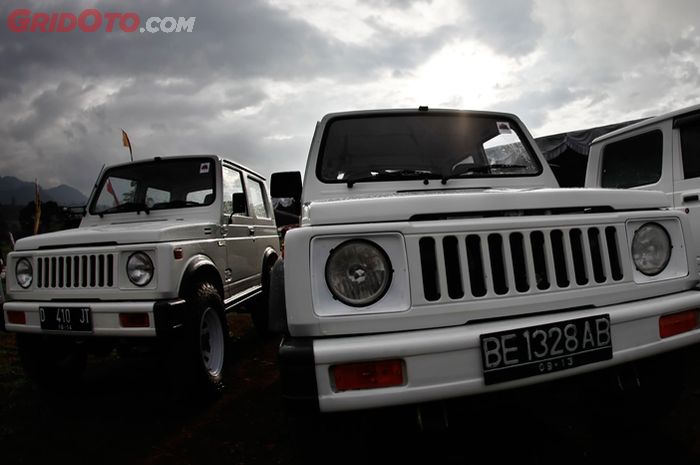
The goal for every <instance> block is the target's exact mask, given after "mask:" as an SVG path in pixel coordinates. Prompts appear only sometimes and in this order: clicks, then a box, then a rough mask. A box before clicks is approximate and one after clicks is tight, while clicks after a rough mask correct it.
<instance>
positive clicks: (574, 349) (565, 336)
mask: <svg viewBox="0 0 700 465" xmlns="http://www.w3.org/2000/svg"><path fill="white" fill-rule="evenodd" d="M611 358H612V337H611V335H610V316H609V315H597V316H592V317H587V318H578V319H575V320H566V321H559V322H557V323H552V324H547V325H538V326H529V327H527V328H518V329H513V330H509V331H501V332H497V333H489V334H482V335H481V359H482V363H483V367H484V382H485V383H486V384H495V383H502V382H504V381H512V380H514V379H519V378H527V377H529V376H536V375H541V374H544V373H551V372H554V371H560V370H566V369H568V368H573V367H577V366H581V365H586V364H589V363H595V362H599V361H602V360H608V359H611Z"/></svg>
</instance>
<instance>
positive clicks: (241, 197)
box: [231, 192, 248, 216]
mask: <svg viewBox="0 0 700 465" xmlns="http://www.w3.org/2000/svg"><path fill="white" fill-rule="evenodd" d="M231 200H232V205H231V208H232V210H233V211H232V212H231V214H232V215H244V216H247V215H248V202H247V201H246V199H245V194H244V193H243V192H234V193H233V196H232V199H231Z"/></svg>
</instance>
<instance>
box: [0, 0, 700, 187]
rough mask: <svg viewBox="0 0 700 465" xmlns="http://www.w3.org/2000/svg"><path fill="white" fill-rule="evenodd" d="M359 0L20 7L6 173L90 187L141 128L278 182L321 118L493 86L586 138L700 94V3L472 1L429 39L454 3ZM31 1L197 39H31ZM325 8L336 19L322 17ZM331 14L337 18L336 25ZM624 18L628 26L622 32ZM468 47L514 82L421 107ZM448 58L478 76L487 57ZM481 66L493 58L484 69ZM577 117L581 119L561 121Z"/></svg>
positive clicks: (2, 148) (8, 98)
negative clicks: (176, 22) (589, 128)
mask: <svg viewBox="0 0 700 465" xmlns="http://www.w3.org/2000/svg"><path fill="white" fill-rule="evenodd" d="M359 2H360V4H350V5H348V4H346V3H343V4H342V6H343V7H344V8H336V5H334V4H332V3H329V4H326V3H323V2H321V1H320V0H319V1H318V2H315V3H314V2H311V3H308V4H307V3H304V2H302V3H301V4H299V3H295V4H294V5H288V4H283V5H282V6H279V7H276V6H273V5H270V4H268V3H267V2H265V1H262V0H261V1H248V0H234V1H226V0H203V1H198V2H185V1H183V0H177V1H175V0H173V1H169V0H151V1H148V2H139V1H136V0H128V1H120V0H97V1H93V2H90V3H88V2H85V1H83V2H69V1H67V0H57V1H52V2H45V1H38V0H37V1H30V2H26V1H18V0H10V1H5V2H3V3H2V4H1V5H0V20H1V21H2V23H3V24H2V25H1V26H0V176H5V175H8V174H14V175H18V176H20V177H22V178H24V179H33V178H35V177H38V178H39V179H40V181H41V182H42V183H45V184H47V185H48V187H50V186H51V185H55V184H58V183H68V184H71V185H74V186H76V187H78V188H80V189H82V190H83V191H87V190H89V187H90V185H91V182H92V181H93V179H92V178H94V176H96V175H97V172H98V171H99V169H100V168H101V166H102V164H104V163H113V162H116V161H124V160H126V159H127V158H128V152H126V151H125V149H124V148H123V147H121V144H120V142H121V138H120V128H125V129H126V130H127V131H129V135H130V137H131V139H132V142H133V143H134V147H135V153H136V156H137V157H145V156H152V155H168V154H180V153H212V152H213V153H222V154H228V155H230V156H232V157H233V158H234V159H236V160H238V161H241V162H242V163H244V164H247V165H250V166H251V167H252V168H254V169H257V170H259V171H262V172H263V173H264V174H268V173H269V172H271V171H274V170H278V169H280V170H286V169H303V163H304V159H305V157H306V154H307V152H308V147H309V141H310V138H311V134H312V132H313V127H314V123H315V121H316V120H317V119H319V118H320V117H321V116H322V115H323V114H324V113H326V112H329V111H340V110H346V109H357V108H360V107H373V106H374V107H376V106H382V107H390V106H406V105H405V104H408V105H413V103H416V104H418V103H421V104H428V105H431V106H433V105H434V104H436V103H440V102H443V101H444V102H448V103H450V105H452V106H460V105H461V104H462V103H463V102H467V101H469V97H470V95H472V94H473V95H479V93H480V92H484V91H486V94H489V92H490V91H491V90H493V92H492V93H493V94H494V95H495V97H494V100H493V101H492V102H491V103H490V104H489V105H490V107H491V108H494V109H498V110H504V111H512V112H515V113H517V114H519V115H521V116H522V118H523V120H524V121H525V122H526V123H527V124H528V125H530V126H532V128H533V129H535V130H536V129H538V128H539V127H547V125H550V127H555V128H556V129H555V130H559V129H560V126H558V125H565V126H566V128H567V129H568V128H571V129H573V128H575V124H574V123H567V122H566V121H565V120H564V117H565V116H568V117H569V118H572V119H574V120H579V119H580V120H582V121H591V122H593V123H592V124H595V123H598V122H599V123H603V124H604V123H612V122H616V121H617V120H620V119H622V118H633V117H639V116H641V115H643V114H647V113H648V112H650V111H652V110H665V109H670V108H672V107H680V106H685V105H687V104H690V103H693V102H690V101H689V99H693V98H697V96H696V94H697V92H694V89H695V88H697V85H698V83H700V70H699V69H698V65H697V63H698V62H699V61H700V34H699V32H698V30H697V29H696V25H697V24H700V17H699V16H700V15H698V10H699V9H698V8H697V6H696V4H695V2H694V1H690V0H687V1H686V0H678V1H677V2H674V3H673V6H672V7H671V6H657V5H654V4H651V3H649V4H643V5H640V4H638V3H637V2H632V1H629V2H627V1H619V2H605V3H602V4H603V5H605V14H603V13H601V3H596V2H574V1H569V2H559V1H552V2H546V1H539V2H534V1H531V0H504V1H494V0H464V1H459V0H456V1H455V3H454V5H453V7H450V8H447V9H446V11H450V15H453V16H454V17H452V16H450V17H446V18H441V17H440V15H439V14H438V15H434V16H436V17H437V18H438V19H437V20H436V19H435V18H431V21H432V22H431V24H438V25H437V26H429V27H428V26H426V27H425V28H423V27H421V25H422V24H423V21H424V20H425V19H426V18H424V17H423V14H424V13H425V11H426V7H428V8H430V12H431V13H435V12H436V11H437V10H435V8H439V5H440V4H441V0H431V1H428V0H415V1H401V0H359ZM300 5H301V6H300ZM338 6H340V5H338ZM18 7H22V8H30V9H32V10H38V11H45V12H60V11H67V12H72V13H75V14H77V13H79V12H80V11H82V9H84V8H89V7H94V8H97V9H99V10H100V11H102V12H110V11H117V12H128V11H134V12H136V13H138V15H139V16H140V17H141V19H142V20H145V19H146V18H148V17H150V16H159V17H165V16H173V17H180V16H183V17H191V16H195V17H196V18H197V19H196V23H195V26H194V31H193V32H191V33H171V34H164V33H158V34H149V33H144V34H140V33H132V34H126V33H122V32H113V33H107V32H103V31H102V32H97V33H83V32H77V31H76V32H72V33H63V34H57V33H29V32H27V33H21V34H18V33H14V32H11V31H10V30H9V29H8V28H7V26H6V25H5V22H6V19H7V16H8V14H9V12H10V11H12V10H13V9H15V8H18ZM354 7H357V8H356V9H357V10H358V11H361V13H357V12H355V11H354V9H353V8H354ZM311 8H326V9H327V13H328V12H330V13H329V14H326V15H323V14H322V15H318V16H316V17H313V18H311V16H313V15H311V14H309V13H312V12H313V11H311V10H310V9H311ZM460 9H461V10H463V14H464V16H460V13H459V11H460ZM336 10H337V11H336ZM336 13H337V14H336ZM353 14H354V15H355V16H353V17H352V20H353V21H344V20H347V19H348V18H347V17H344V16H343V15H353ZM392 15H393V16H392ZM326 17H328V18H330V19H329V21H332V22H326V23H323V21H325V20H326ZM319 18H321V19H319ZM620 18H628V21H625V24H624V25H625V27H624V28H620ZM397 24H398V26H397ZM353 25H354V26H356V27H358V29H357V30H355V29H353ZM358 25H360V26H358ZM346 30H347V31H346ZM338 31H342V32H347V34H337V32H338ZM355 32H357V33H358V35H357V36H355ZM348 37H349V38H350V39H355V40H354V41H353V40H347V39H348ZM358 37H361V39H359V38H358ZM343 39H346V40H343ZM465 44H466V47H465V48H466V49H467V50H471V49H477V50H482V49H484V48H485V49H486V50H488V52H487V53H492V55H493V56H492V57H490V58H494V61H498V60H503V61H504V62H507V63H509V65H507V66H504V67H503V68H498V69H503V74H502V75H494V74H495V73H494V72H493V70H490V69H479V68H477V67H476V65H475V67H474V70H473V72H474V74H475V75H477V74H481V73H483V75H484V76H487V78H486V79H481V80H480V79H476V80H474V82H475V83H476V84H473V85H475V86H476V85H480V84H479V83H481V82H486V83H487V85H490V84H492V83H498V84H497V85H495V84H494V87H493V89H491V88H486V89H482V88H472V87H470V85H468V84H465V85H461V84H456V85H455V84H451V85H454V86H455V87H454V88H449V89H444V92H443V94H445V95H444V96H438V97H436V98H437V99H441V100H440V101H438V102H433V101H427V102H424V101H421V102H418V101H417V100H416V99H418V98H423V96H422V95H416V93H417V92H420V89H425V88H431V86H435V87H439V85H440V83H439V82H438V81H437V80H436V81H435V82H428V83H424V82H417V81H418V80H419V79H420V76H423V75H426V74H427V75H429V76H430V75H431V73H423V72H422V71H424V70H423V69H422V67H423V66H424V65H425V64H426V63H430V62H431V58H433V57H434V56H436V54H437V53H438V52H442V51H444V50H445V49H449V48H450V47H457V48H458V47H460V46H465ZM474 44H476V45H474ZM472 46H473V47H472ZM483 46H486V47H483ZM470 47H472V48H471V49H470ZM533 52H534V53H533ZM445 56H455V57H458V58H455V59H460V60H462V62H461V63H462V64H464V62H465V61H466V62H467V64H468V65H469V64H470V63H469V62H468V60H470V59H471V58H470V57H471V56H472V55H470V54H469V53H465V54H461V55H460V54H459V53H456V54H454V55H450V54H449V53H448V54H446V55H445ZM477 58H478V57H477ZM528 60H529V61H528ZM481 62H484V63H487V64H485V65H482V66H488V63H490V60H486V61H484V60H481V61H479V60H478V59H475V63H481ZM511 67H512V70H511V69H510V68H511ZM457 68H459V67H457ZM447 72H448V71H447ZM470 82H471V81H470ZM501 83H504V84H502V86H501ZM416 89H419V90H418V91H417V90H416ZM437 90H438V91H443V89H437ZM428 94H431V93H428ZM436 94H440V92H436ZM576 105H578V106H576ZM569 108H574V109H576V111H575V112H574V111H573V110H571V113H567V114H566V115H564V116H562V112H563V111H564V110H562V109H569ZM566 111H569V110H566ZM540 135H541V134H540Z"/></svg>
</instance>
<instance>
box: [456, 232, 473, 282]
mask: <svg viewBox="0 0 700 465" xmlns="http://www.w3.org/2000/svg"><path fill="white" fill-rule="evenodd" d="M457 249H458V250H459V263H460V266H461V270H460V271H461V275H462V290H463V293H464V294H469V287H470V286H471V284H470V283H471V279H470V278H469V266H468V261H467V241H466V240H462V239H460V238H457Z"/></svg>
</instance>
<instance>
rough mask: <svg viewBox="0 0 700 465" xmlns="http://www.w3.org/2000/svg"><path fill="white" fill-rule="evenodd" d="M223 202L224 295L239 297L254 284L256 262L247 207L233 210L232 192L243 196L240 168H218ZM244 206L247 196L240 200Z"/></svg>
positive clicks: (250, 220) (226, 166) (251, 224)
mask: <svg viewBox="0 0 700 465" xmlns="http://www.w3.org/2000/svg"><path fill="white" fill-rule="evenodd" d="M222 179H223V202H222V205H223V206H222V214H221V233H222V236H223V240H224V241H225V243H226V270H225V272H224V279H225V284H224V286H225V288H226V297H227V299H228V298H234V300H235V298H236V297H240V296H242V294H244V293H245V292H246V291H247V290H248V289H249V288H250V287H251V286H253V285H255V274H256V273H257V272H258V271H257V268H258V265H257V263H256V261H255V260H254V255H253V252H254V250H255V247H254V241H253V237H254V236H253V234H254V233H255V229H254V226H253V224H254V222H253V217H252V215H251V214H250V210H249V208H250V207H246V208H244V210H246V211H234V202H233V195H234V194H239V195H240V194H242V195H244V196H246V198H247V194H246V191H245V187H244V183H243V175H242V173H241V171H240V170H238V169H235V168H233V167H231V166H228V165H223V167H222ZM243 204H244V205H246V206H248V205H249V202H248V201H247V199H246V200H245V201H244V202H243ZM258 279H259V278H258Z"/></svg>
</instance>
